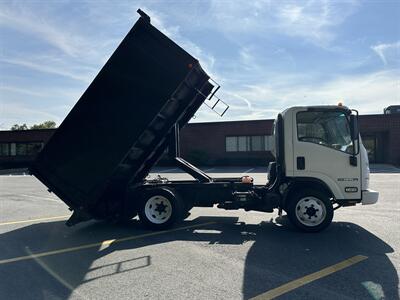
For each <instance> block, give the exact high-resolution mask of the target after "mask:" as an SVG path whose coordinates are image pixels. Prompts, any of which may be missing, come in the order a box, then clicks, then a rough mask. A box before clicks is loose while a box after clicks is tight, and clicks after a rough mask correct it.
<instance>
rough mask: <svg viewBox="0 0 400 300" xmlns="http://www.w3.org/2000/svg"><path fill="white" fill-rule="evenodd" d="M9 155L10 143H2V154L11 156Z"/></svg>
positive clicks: (0, 152) (0, 149)
mask: <svg viewBox="0 0 400 300" xmlns="http://www.w3.org/2000/svg"><path fill="white" fill-rule="evenodd" d="M9 155H10V144H9V143H0V156H9Z"/></svg>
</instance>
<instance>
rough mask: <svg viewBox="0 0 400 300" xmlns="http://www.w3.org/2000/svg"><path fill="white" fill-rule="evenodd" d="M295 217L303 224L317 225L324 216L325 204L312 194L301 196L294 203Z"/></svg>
mask: <svg viewBox="0 0 400 300" xmlns="http://www.w3.org/2000/svg"><path fill="white" fill-rule="evenodd" d="M296 217H297V220H299V222H300V223H301V224H303V225H305V226H309V227H314V226H318V225H320V224H321V223H322V222H323V221H324V220H325V217H326V207H325V204H324V203H323V202H322V200H320V199H318V198H316V197H313V196H308V197H304V198H301V199H300V201H299V202H298V203H297V205H296Z"/></svg>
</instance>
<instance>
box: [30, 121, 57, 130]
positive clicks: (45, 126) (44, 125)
mask: <svg viewBox="0 0 400 300" xmlns="http://www.w3.org/2000/svg"><path fill="white" fill-rule="evenodd" d="M48 128H56V122H54V121H45V122H43V123H41V124H35V125H32V126H31V128H30V129H48Z"/></svg>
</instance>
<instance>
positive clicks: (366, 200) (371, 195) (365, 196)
mask: <svg viewBox="0 0 400 300" xmlns="http://www.w3.org/2000/svg"><path fill="white" fill-rule="evenodd" d="M378 198H379V192H377V191H374V190H365V191H362V200H361V204H362V205H368V204H375V203H376V202H378Z"/></svg>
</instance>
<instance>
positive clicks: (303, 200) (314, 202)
mask: <svg viewBox="0 0 400 300" xmlns="http://www.w3.org/2000/svg"><path fill="white" fill-rule="evenodd" d="M287 214H288V217H289V220H290V221H291V223H292V224H293V225H295V226H296V227H297V228H299V229H301V230H303V231H307V232H317V231H321V230H322V229H324V228H326V227H327V226H329V224H330V223H331V222H332V218H333V206H332V203H331V201H330V199H329V197H328V196H327V195H325V194H324V193H323V192H320V191H318V190H312V189H306V190H302V191H299V192H296V193H294V194H293V195H292V197H291V199H289V203H288V206H287Z"/></svg>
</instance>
